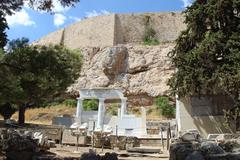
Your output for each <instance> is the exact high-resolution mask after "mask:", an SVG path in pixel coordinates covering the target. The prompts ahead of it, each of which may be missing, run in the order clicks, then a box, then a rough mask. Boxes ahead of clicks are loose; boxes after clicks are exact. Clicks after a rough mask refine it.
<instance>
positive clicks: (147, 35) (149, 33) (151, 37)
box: [143, 16, 160, 45]
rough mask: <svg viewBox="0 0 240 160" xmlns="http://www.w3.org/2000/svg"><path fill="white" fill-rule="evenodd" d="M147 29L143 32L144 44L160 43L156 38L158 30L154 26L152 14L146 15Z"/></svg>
mask: <svg viewBox="0 0 240 160" xmlns="http://www.w3.org/2000/svg"><path fill="white" fill-rule="evenodd" d="M143 20H144V26H145V31H144V33H143V44H144V45H159V44H160V43H159V41H158V39H157V38H156V31H155V30H154V29H153V27H152V20H151V17H150V16H145V17H144V19H143Z"/></svg>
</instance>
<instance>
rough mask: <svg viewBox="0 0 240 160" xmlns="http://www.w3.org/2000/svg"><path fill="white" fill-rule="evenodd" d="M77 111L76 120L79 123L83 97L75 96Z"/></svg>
mask: <svg viewBox="0 0 240 160" xmlns="http://www.w3.org/2000/svg"><path fill="white" fill-rule="evenodd" d="M77 100H78V101H77V113H76V120H77V122H78V123H79V124H81V117H82V110H83V98H77Z"/></svg>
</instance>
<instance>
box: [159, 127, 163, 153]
mask: <svg viewBox="0 0 240 160" xmlns="http://www.w3.org/2000/svg"><path fill="white" fill-rule="evenodd" d="M160 132H161V141H162V147H163V150H164V141H163V131H162V126H160Z"/></svg>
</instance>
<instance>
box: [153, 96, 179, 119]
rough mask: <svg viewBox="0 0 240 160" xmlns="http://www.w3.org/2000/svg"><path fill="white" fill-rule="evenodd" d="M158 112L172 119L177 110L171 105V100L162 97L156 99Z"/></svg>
mask: <svg viewBox="0 0 240 160" xmlns="http://www.w3.org/2000/svg"><path fill="white" fill-rule="evenodd" d="M156 105H157V108H156V109H157V110H159V111H160V114H161V115H163V116H165V117H168V118H172V117H174V116H175V108H174V107H173V105H171V104H170V101H169V98H168V97H164V96H160V97H157V99H156Z"/></svg>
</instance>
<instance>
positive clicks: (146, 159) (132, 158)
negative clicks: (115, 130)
mask: <svg viewBox="0 0 240 160" xmlns="http://www.w3.org/2000/svg"><path fill="white" fill-rule="evenodd" d="M89 149H91V148H90V147H79V148H78V151H77V147H75V146H61V145H57V148H51V149H50V152H52V153H55V154H56V155H58V156H60V157H76V158H77V157H80V156H81V155H82V154H83V153H85V152H88V151H89ZM94 150H95V151H96V153H97V154H100V155H104V154H105V153H106V152H110V153H111V152H116V153H117V154H118V155H119V157H118V158H119V160H139V159H140V160H168V155H167V153H166V152H165V153H164V154H140V153H127V152H126V151H114V150H110V149H103V151H102V149H99V148H98V149H94Z"/></svg>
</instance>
